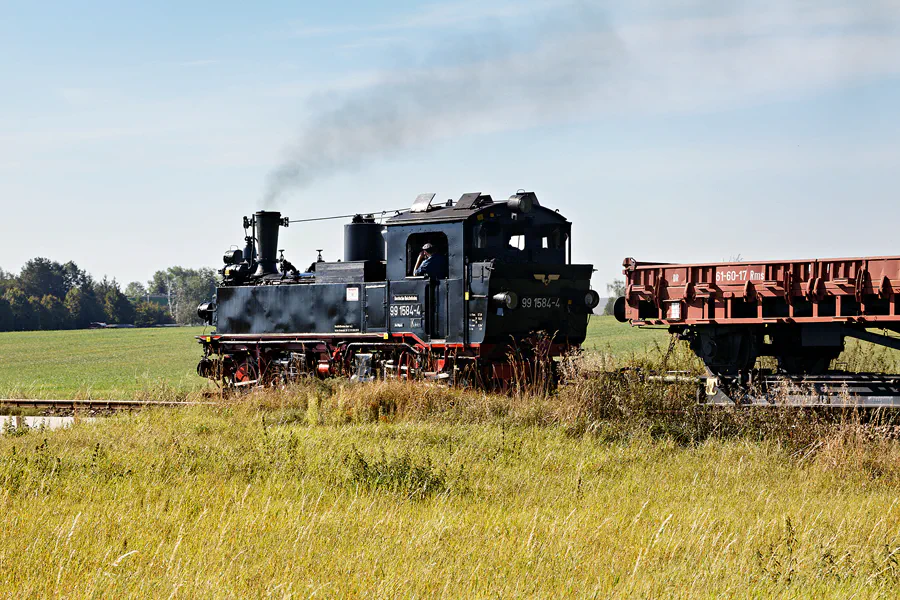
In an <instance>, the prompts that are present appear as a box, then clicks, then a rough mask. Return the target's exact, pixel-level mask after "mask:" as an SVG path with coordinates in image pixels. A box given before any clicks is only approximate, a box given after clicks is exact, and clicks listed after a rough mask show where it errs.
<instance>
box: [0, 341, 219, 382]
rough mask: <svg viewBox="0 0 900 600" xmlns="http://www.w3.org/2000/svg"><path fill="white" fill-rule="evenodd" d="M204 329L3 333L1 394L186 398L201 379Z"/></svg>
mask: <svg viewBox="0 0 900 600" xmlns="http://www.w3.org/2000/svg"><path fill="white" fill-rule="evenodd" d="M203 331H204V329H203V328H202V327H166V328H152V329H93V330H80V331H25V332H12V333H0V396H2V397H7V398H9V397H26V398H113V399H124V398H142V397H144V398H147V397H154V396H158V395H160V394H176V395H184V394H186V393H189V392H191V391H195V390H198V389H202V388H203V387H204V386H205V385H206V384H205V382H204V380H203V379H201V378H200V377H198V376H197V372H196V366H197V361H198V360H199V359H200V354H201V351H200V345H199V344H198V343H197V341H196V340H195V339H194V336H195V335H198V334H200V333H202V332H203Z"/></svg>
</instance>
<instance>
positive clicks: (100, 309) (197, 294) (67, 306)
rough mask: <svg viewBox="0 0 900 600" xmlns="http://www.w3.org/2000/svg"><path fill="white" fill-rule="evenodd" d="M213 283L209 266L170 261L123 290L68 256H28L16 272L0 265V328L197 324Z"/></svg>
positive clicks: (112, 281)
mask: <svg viewBox="0 0 900 600" xmlns="http://www.w3.org/2000/svg"><path fill="white" fill-rule="evenodd" d="M215 285H216V283H215V271H213V270H212V269H208V268H201V269H185V268H183V267H170V268H168V269H165V270H162V271H157V272H156V273H154V274H153V277H152V278H151V279H150V281H148V282H147V284H146V285H145V284H143V283H140V282H137V281H134V282H131V283H129V284H128V285H127V286H126V287H125V289H124V290H123V289H122V288H121V286H120V285H119V283H118V282H117V281H116V280H115V279H112V280H110V279H108V278H107V277H103V279H101V280H97V279H94V278H93V277H92V276H91V275H90V274H88V273H87V272H85V271H84V270H83V269H81V268H79V267H78V265H76V264H75V263H74V262H72V261H69V262H67V263H58V262H55V261H51V260H48V259H46V258H33V259H31V260H29V261H28V262H27V263H25V266H24V267H22V270H21V271H20V272H19V273H18V274H13V273H9V272H7V271H4V270H3V269H0V331H30V330H41V329H43V330H49V329H84V328H87V327H90V326H91V325H92V324H94V323H105V324H107V325H134V326H136V327H150V326H153V325H166V324H172V323H177V324H179V325H192V324H199V322H200V320H199V318H198V317H197V314H196V307H197V305H198V304H200V303H201V302H204V301H206V300H207V299H209V298H210V297H211V296H212V294H213V292H214V290H215Z"/></svg>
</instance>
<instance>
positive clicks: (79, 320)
mask: <svg viewBox="0 0 900 600" xmlns="http://www.w3.org/2000/svg"><path fill="white" fill-rule="evenodd" d="M63 304H65V307H66V312H67V313H68V314H69V323H71V325H72V327H75V328H77V329H83V328H85V327H87V326H88V325H89V324H90V323H91V320H92V319H93V314H92V310H91V306H90V300H88V299H87V298H86V297H85V293H84V292H83V291H82V290H81V289H79V288H72V289H71V290H69V293H68V294H66V299H65V301H64V302H63Z"/></svg>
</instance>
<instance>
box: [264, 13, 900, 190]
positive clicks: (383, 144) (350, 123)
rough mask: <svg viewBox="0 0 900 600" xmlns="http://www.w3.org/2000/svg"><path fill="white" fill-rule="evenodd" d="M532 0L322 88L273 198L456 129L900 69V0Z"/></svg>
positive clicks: (689, 108)
mask: <svg viewBox="0 0 900 600" xmlns="http://www.w3.org/2000/svg"><path fill="white" fill-rule="evenodd" d="M541 1H542V0H534V2H541ZM478 2H479V0H472V2H470V3H468V4H463V5H456V8H457V13H458V14H466V13H468V12H470V11H469V9H471V8H472V7H475V9H476V10H477V9H478V7H480V6H481V4H478ZM460 6H462V7H463V8H464V9H465V10H460ZM520 6H527V7H528V8H527V9H524V10H521V11H520V12H518V13H516V14H512V15H510V14H502V15H501V14H495V15H494V16H495V20H496V21H497V22H498V23H502V25H496V24H494V23H492V24H491V25H492V26H491V27H490V28H486V29H483V31H481V32H480V33H478V34H471V35H469V36H465V37H457V38H453V39H449V40H441V41H440V42H439V43H437V44H436V45H435V46H434V48H435V50H432V51H431V52H429V53H426V54H425V55H423V56H422V57H421V58H420V59H419V60H418V61H417V62H416V63H414V64H415V65H416V66H413V67H410V66H403V67H398V68H394V69H386V70H385V71H384V72H383V73H382V74H381V75H380V76H378V77H376V78H375V79H374V80H373V81H372V82H371V83H370V84H369V85H366V86H363V87H358V88H356V89H355V90H353V91H344V92H334V93H331V94H327V95H322V96H319V97H317V98H315V99H313V100H312V103H314V104H311V106H312V107H313V108H312V109H311V111H310V117H309V118H308V119H307V121H306V125H305V127H303V129H302V131H301V132H300V134H299V135H298V137H297V138H296V141H295V142H294V143H293V144H292V145H291V146H290V147H289V148H287V149H286V151H285V158H284V161H283V162H282V163H281V164H280V165H279V166H278V167H277V168H275V169H274V170H273V171H272V172H271V173H270V175H269V178H268V182H267V188H266V192H265V201H266V203H268V204H272V203H273V202H275V201H277V200H278V199H279V197H281V196H283V195H284V194H285V193H286V192H288V191H289V190H292V189H297V188H303V187H305V186H308V185H309V184H310V183H312V182H314V181H316V180H317V179H320V178H323V177H327V176H330V175H333V174H335V173H338V172H341V171H346V170H350V169H355V168H357V167H360V166H362V165H364V164H365V163H367V162H369V161H371V160H374V159H381V158H389V157H391V156H395V155H397V154H400V153H402V152H405V151H409V150H412V149H418V148H422V147H426V146H427V145H428V144H429V143H433V142H435V141H437V140H440V139H441V138H445V137H451V136H458V135H461V134H467V133H484V132H490V131H501V130H511V129H523V128H527V127H531V126H534V125H539V124H544V123H548V122H553V121H556V122H558V121H560V120H564V119H566V120H572V119H584V118H586V117H590V116H596V115H597V114H598V113H600V112H605V113H606V114H607V115H609V114H631V115H634V114H641V115H648V114H649V115H652V114H660V113H671V112H681V113H691V112H704V113H714V112H720V111H722V110H731V109H735V108H741V107H746V106H749V105H753V104H760V103H771V102H780V101H784V100H786V99H791V98H797V97H802V96H803V95H808V94H811V93H813V94H814V93H818V92H820V91H822V90H825V89H828V88H835V87H838V86H845V85H847V84H848V83H854V82H865V81H872V80H877V79H878V78H880V77H885V76H889V77H895V76H898V75H900V62H898V61H897V60H896V58H895V57H896V56H898V55H900V4H898V3H897V2H896V1H894V0H860V2H848V1H846V0H816V1H815V2H812V1H810V0H760V1H753V2H750V1H749V0H741V1H739V2H734V3H732V2H726V3H722V2H720V1H718V0H689V1H688V2H679V3H674V4H667V3H658V2H653V1H650V0H646V1H642V0H634V2H629V3H627V7H626V9H625V10H624V12H625V14H624V16H623V18H621V19H619V20H617V26H616V27H615V29H613V27H612V26H611V25H610V21H609V19H608V18H607V17H606V15H605V14H601V13H600V12H599V11H598V10H597V9H592V8H588V7H586V6H584V5H581V4H577V5H564V4H563V5H560V4H557V3H554V2H547V3H546V4H543V5H542V4H534V3H529V2H528V1H527V0H518V1H517V2H516V3H515V4H512V5H507V9H506V10H512V11H515V10H518V8H519V7H520ZM622 6H625V5H622ZM509 7H514V8H512V9H510V8H509ZM441 19H446V15H444V14H442V15H441ZM446 20H448V21H449V22H451V23H456V24H458V20H457V21H453V19H446ZM444 22H445V21H442V22H441V25H443V23H444ZM419 23H420V22H419V21H416V20H415V19H412V20H410V22H409V23H407V24H406V27H407V30H412V29H415V28H416V27H417V26H418V25H419ZM432 24H433V23H432ZM625 48H627V52H626V50H625Z"/></svg>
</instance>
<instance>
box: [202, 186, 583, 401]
mask: <svg viewBox="0 0 900 600" xmlns="http://www.w3.org/2000/svg"><path fill="white" fill-rule="evenodd" d="M434 196H435V195H434V194H423V195H420V196H419V197H418V198H417V199H416V201H415V203H414V204H413V205H412V207H411V208H410V209H409V210H406V211H398V212H397V213H396V214H395V215H393V216H391V217H389V218H387V219H385V220H384V222H383V223H378V222H377V221H376V219H375V218H374V217H373V216H372V215H367V216H363V215H357V216H355V217H354V218H353V220H352V222H351V223H349V224H347V225H345V227H344V260H343V261H337V262H325V261H323V260H322V258H321V253H320V254H319V259H318V260H317V261H316V262H315V263H313V264H312V265H310V267H309V268H308V269H306V270H305V271H301V270H299V269H297V268H296V267H295V266H294V265H292V264H291V263H290V262H289V261H287V260H286V259H285V258H284V256H283V252H282V253H281V256H278V250H277V248H278V234H279V229H280V228H281V227H286V226H288V224H289V220H288V219H287V218H283V217H282V216H281V214H280V213H278V212H268V211H261V212H257V213H256V214H255V215H253V216H252V217H250V218H247V217H244V229H245V236H246V237H245V242H246V244H245V247H244V248H243V249H234V250H229V251H228V252H226V254H225V257H224V261H225V266H224V268H223V269H222V270H221V271H220V274H221V284H220V285H219V287H218V288H217V290H216V299H215V302H210V303H207V304H203V305H201V306H200V307H199V308H198V313H199V315H200V316H201V318H203V319H204V320H205V321H206V322H208V323H210V324H212V325H215V332H214V333H211V334H209V335H205V336H201V337H199V338H198V339H199V340H200V342H201V344H202V345H203V351H204V357H203V359H202V360H201V362H200V364H199V365H198V368H197V370H198V373H200V374H201V375H202V376H205V377H209V378H211V379H214V380H216V381H219V382H221V383H223V384H225V385H236V386H240V385H249V384H257V383H260V384H268V383H272V382H277V381H286V380H291V379H293V378H296V377H300V376H304V375H319V376H322V377H326V376H338V375H340V376H349V377H352V378H355V379H360V380H368V379H372V378H375V377H401V378H435V379H450V380H451V381H460V380H465V381H469V382H472V383H477V382H481V383H486V382H498V381H499V382H503V381H509V380H510V378H512V377H515V376H518V372H517V365H521V364H526V365H527V364H531V363H532V362H533V361H535V360H538V359H552V358H553V357H555V356H558V355H560V354H562V353H564V352H566V351H567V350H569V349H571V348H573V347H578V346H579V345H580V344H581V343H582V342H583V341H584V339H585V333H586V329H587V323H588V315H590V314H591V312H592V310H593V309H594V308H595V307H596V306H597V304H598V303H599V300H600V299H599V296H598V294H597V293H596V292H595V291H593V290H591V289H590V279H591V273H592V272H593V268H592V265H574V264H571V248H572V239H571V223H570V222H569V221H567V220H566V219H565V218H564V217H563V216H562V215H560V214H559V213H558V212H557V211H553V210H550V209H548V208H545V207H543V206H541V205H540V204H539V203H538V199H537V197H536V196H535V194H534V193H532V192H521V191H520V192H519V193H516V194H514V195H513V196H511V197H510V198H509V199H508V200H507V201H506V202H494V201H493V200H492V199H491V197H490V196H488V195H483V194H481V193H470V194H464V195H463V196H462V197H461V198H460V199H459V200H458V201H457V202H452V201H449V200H448V201H447V202H446V203H441V204H435V203H434V202H433V200H434ZM423 248H425V249H426V250H427V255H428V258H429V262H430V263H431V266H432V268H431V269H427V270H423V269H422V263H423V260H422V258H423V257H425V256H426V255H425V254H423ZM551 363H552V360H551Z"/></svg>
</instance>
